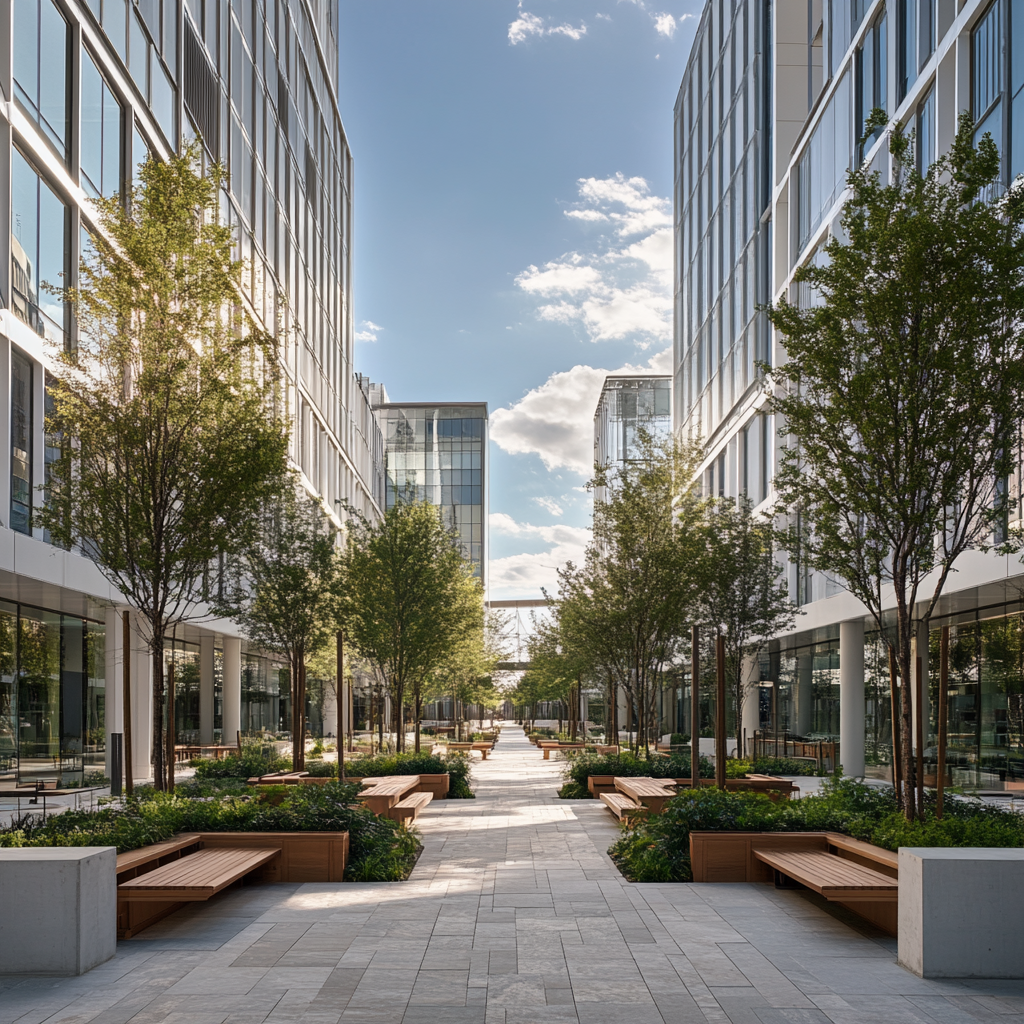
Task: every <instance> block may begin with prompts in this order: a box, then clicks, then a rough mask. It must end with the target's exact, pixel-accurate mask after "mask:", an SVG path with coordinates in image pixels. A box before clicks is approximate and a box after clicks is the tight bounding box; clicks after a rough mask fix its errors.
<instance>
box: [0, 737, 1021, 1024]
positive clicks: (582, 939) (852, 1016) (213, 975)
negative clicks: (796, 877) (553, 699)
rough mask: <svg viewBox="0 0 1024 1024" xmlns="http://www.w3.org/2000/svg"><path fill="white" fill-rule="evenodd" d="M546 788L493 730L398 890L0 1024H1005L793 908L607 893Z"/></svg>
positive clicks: (615, 879) (806, 909) (290, 916)
mask: <svg viewBox="0 0 1024 1024" xmlns="http://www.w3.org/2000/svg"><path fill="white" fill-rule="evenodd" d="M560 767H561V766H560V764H559V763H558V762H557V761H544V760H543V759H542V758H541V755H540V752H539V751H538V750H537V748H536V747H535V746H533V745H532V744H530V743H529V742H528V741H527V740H526V738H525V736H524V734H523V732H522V730H521V729H519V728H518V727H516V726H510V725H508V726H505V727H504V728H503V729H502V733H501V738H500V740H499V742H498V745H497V747H496V749H495V752H494V754H493V756H492V757H491V758H489V759H488V760H487V761H486V762H480V761H479V760H475V761H474V766H473V785H474V788H475V790H476V794H477V798H476V799H475V800H445V801H435V802H434V803H432V804H431V805H430V806H429V807H428V808H427V810H426V811H425V812H424V814H423V815H422V816H421V817H420V819H419V823H418V825H419V827H420V830H421V832H422V835H423V854H422V856H421V857H420V860H419V862H418V863H417V865H416V868H415V870H414V871H413V873H412V876H411V878H410V880H409V881H407V882H392V883H343V884H305V885H285V884H281V885H257V886H252V887H249V888H241V889H235V890H233V891H231V892H228V893H225V894H223V895H222V896H221V897H220V898H218V899H216V900H214V901H212V902H211V903H208V904H196V905H194V906H193V907H191V908H188V909H185V910H182V911H179V912H178V913H176V914H174V915H172V916H171V917H170V918H167V919H166V920H164V921H162V922H160V923H159V924H157V925H155V926H154V927H152V928H150V929H148V930H147V931H145V932H143V933H142V934H141V935H140V936H138V937H137V938H135V939H132V940H131V941H127V942H121V943H119V944H118V951H117V955H116V956H115V958H114V959H113V960H111V961H109V962H107V963H106V964H104V965H102V966H101V967H98V968H96V969H94V970H93V971H91V972H90V973H88V974H86V975H84V976H82V977H79V978H68V979H64V978H60V979H58V978H5V979H0V1024H13V1022H15V1021H16V1022H18V1024H43V1022H46V1024H58V1022H60V1024H85V1022H87V1021H95V1022H98V1024H128V1022H132V1024H262V1022H264V1021H297V1022H306V1024H339V1022H345V1024H533V1022H537V1024H619V1022H622V1024H661V1022H666V1024H700V1022H713V1024H729V1022H732V1024H828V1022H830V1021H831V1022H835V1024H917V1022H933V1024H959V1022H964V1024H974V1022H979V1021H984V1022H989V1024H1018V1022H1019V1024H1024V982H1013V981H923V980H921V979H919V978H916V977H915V976H913V975H911V974H909V973H908V972H906V971H904V970H903V969H902V968H900V967H899V966H898V965H897V963H896V941H895V939H892V938H889V937H888V936H885V935H882V934H881V933H878V932H875V931H872V930H871V929H870V928H868V927H864V926H862V925H859V924H858V923H857V922H858V919H857V918H855V917H853V916H851V915H848V914H847V913H846V912H845V911H843V910H841V909H839V908H836V907H835V906H829V905H827V904H825V903H824V902H823V901H822V900H821V899H819V898H818V897H817V896H815V895H813V894H810V893H807V892H800V891H792V890H783V891H778V890H775V889H774V888H773V887H772V886H770V885H746V884H735V885H686V884H664V885H633V884H631V883H629V882H627V881H626V880H625V879H624V878H623V877H622V875H621V874H619V872H618V871H617V870H616V868H615V865H614V864H613V863H612V861H611V859H610V858H609V857H608V855H607V853H606V850H607V849H608V847H609V845H610V844H611V843H612V842H613V841H614V840H615V838H616V835H617V826H616V824H615V822H614V821H613V819H612V818H611V816H610V815H609V814H608V813H607V811H606V810H605V807H604V805H603V804H602V803H600V802H598V801H588V800H575V801H562V800H559V799H558V798H557V795H556V794H557V789H558V786H559V784H560V777H559V774H560V772H559V769H560ZM1022 956H1024V951H1022Z"/></svg>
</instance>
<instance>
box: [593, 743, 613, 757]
mask: <svg viewBox="0 0 1024 1024" xmlns="http://www.w3.org/2000/svg"><path fill="white" fill-rule="evenodd" d="M594 750H596V751H597V753H598V754H599V755H600V756H601V757H607V756H608V755H609V754H617V753H618V752H619V747H618V744H608V745H605V744H603V743H597V744H595V745H594Z"/></svg>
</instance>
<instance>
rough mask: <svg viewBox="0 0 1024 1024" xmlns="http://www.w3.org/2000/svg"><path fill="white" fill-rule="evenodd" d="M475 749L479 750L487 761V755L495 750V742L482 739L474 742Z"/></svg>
mask: <svg viewBox="0 0 1024 1024" xmlns="http://www.w3.org/2000/svg"><path fill="white" fill-rule="evenodd" d="M473 749H474V750H479V751H480V754H481V756H482V757H483V759H484V760H485V761H486V760H487V755H488V754H489V753H491V751H492V750H494V744H493V743H488V742H486V741H481V742H477V743H474V744H473Z"/></svg>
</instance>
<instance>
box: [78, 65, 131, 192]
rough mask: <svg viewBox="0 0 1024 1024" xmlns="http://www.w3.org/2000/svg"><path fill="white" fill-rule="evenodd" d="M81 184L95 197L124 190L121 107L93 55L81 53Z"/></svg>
mask: <svg viewBox="0 0 1024 1024" xmlns="http://www.w3.org/2000/svg"><path fill="white" fill-rule="evenodd" d="M81 107H82V113H81V118H82V132H81V162H82V184H83V186H84V187H85V189H86V191H88V192H90V193H92V195H94V196H108V197H109V196H112V195H114V194H115V193H117V192H119V191H120V188H121V127H122V125H121V122H122V118H121V104H120V103H119V102H118V99H117V97H116V96H115V95H114V92H113V91H112V90H111V88H110V86H109V84H108V83H107V80H106V79H105V78H104V77H103V75H102V74H100V71H99V69H98V68H97V67H96V64H95V62H94V61H93V59H92V56H91V54H89V52H88V51H85V50H83V51H82V99H81Z"/></svg>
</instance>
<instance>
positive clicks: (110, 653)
mask: <svg viewBox="0 0 1024 1024" xmlns="http://www.w3.org/2000/svg"><path fill="white" fill-rule="evenodd" d="M103 624H104V627H105V630H104V635H103V640H104V644H105V651H104V673H103V689H104V694H103V704H104V711H103V731H104V732H105V733H106V756H105V758H104V772H105V774H106V776H107V778H113V776H112V775H111V763H110V755H111V748H112V746H113V744H112V743H111V740H110V736H111V734H112V733H115V732H120V733H123V732H124V706H123V705H124V701H123V700H122V686H123V682H122V675H121V665H122V663H123V657H122V648H121V613H120V611H118V609H117V608H108V609H107V610H106V613H105V615H104V617H103Z"/></svg>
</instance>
